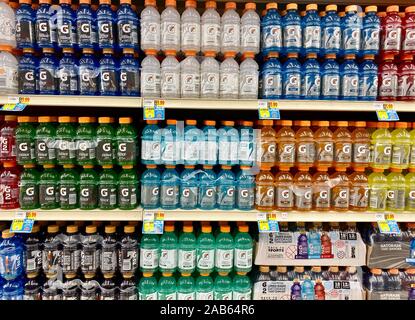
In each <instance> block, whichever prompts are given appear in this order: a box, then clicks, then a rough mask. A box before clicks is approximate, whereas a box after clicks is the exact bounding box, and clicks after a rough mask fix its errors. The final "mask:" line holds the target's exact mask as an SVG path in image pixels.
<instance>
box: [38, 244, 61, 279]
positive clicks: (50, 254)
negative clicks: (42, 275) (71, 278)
mask: <svg viewBox="0 0 415 320" xmlns="http://www.w3.org/2000/svg"><path fill="white" fill-rule="evenodd" d="M61 265H62V250H58V249H57V248H56V247H55V246H54V245H48V244H45V247H44V249H43V252H42V267H43V269H44V271H45V272H46V273H49V274H55V273H56V272H57V271H58V270H57V269H58V267H59V266H61Z"/></svg>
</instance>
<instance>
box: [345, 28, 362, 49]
mask: <svg viewBox="0 0 415 320" xmlns="http://www.w3.org/2000/svg"><path fill="white" fill-rule="evenodd" d="M359 46H360V28H355V27H354V28H353V27H346V28H345V29H344V30H343V49H344V50H359Z"/></svg>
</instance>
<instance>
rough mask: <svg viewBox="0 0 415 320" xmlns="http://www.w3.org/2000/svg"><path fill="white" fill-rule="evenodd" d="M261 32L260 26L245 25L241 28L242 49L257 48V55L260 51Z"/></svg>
mask: <svg viewBox="0 0 415 320" xmlns="http://www.w3.org/2000/svg"><path fill="white" fill-rule="evenodd" d="M259 41H260V32H259V25H256V24H244V25H242V27H241V48H244V50H247V49H251V51H252V49H253V48H255V51H254V52H255V53H256V52H257V51H258V50H259Z"/></svg>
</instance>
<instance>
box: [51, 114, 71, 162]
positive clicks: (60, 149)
mask: <svg viewBox="0 0 415 320" xmlns="http://www.w3.org/2000/svg"><path fill="white" fill-rule="evenodd" d="M58 121H59V125H58V126H57V127H56V140H55V141H56V160H57V162H58V164H62V165H65V164H75V150H76V144H75V137H76V133H75V132H76V131H75V127H74V126H73V125H72V123H71V117H67V116H62V117H59V118H58Z"/></svg>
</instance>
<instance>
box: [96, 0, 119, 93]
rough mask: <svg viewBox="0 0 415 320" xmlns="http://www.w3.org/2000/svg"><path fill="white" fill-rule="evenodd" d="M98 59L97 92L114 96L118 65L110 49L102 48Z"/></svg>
mask: <svg viewBox="0 0 415 320" xmlns="http://www.w3.org/2000/svg"><path fill="white" fill-rule="evenodd" d="M103 1H109V0H103ZM98 23H99V22H98ZM102 53H103V55H102V58H101V60H100V61H99V72H98V74H99V93H100V95H101V96H116V95H117V94H118V83H119V74H118V71H119V70H118V66H117V63H116V61H115V60H114V57H113V53H114V52H113V50H112V49H109V48H107V49H103V50H102Z"/></svg>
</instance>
